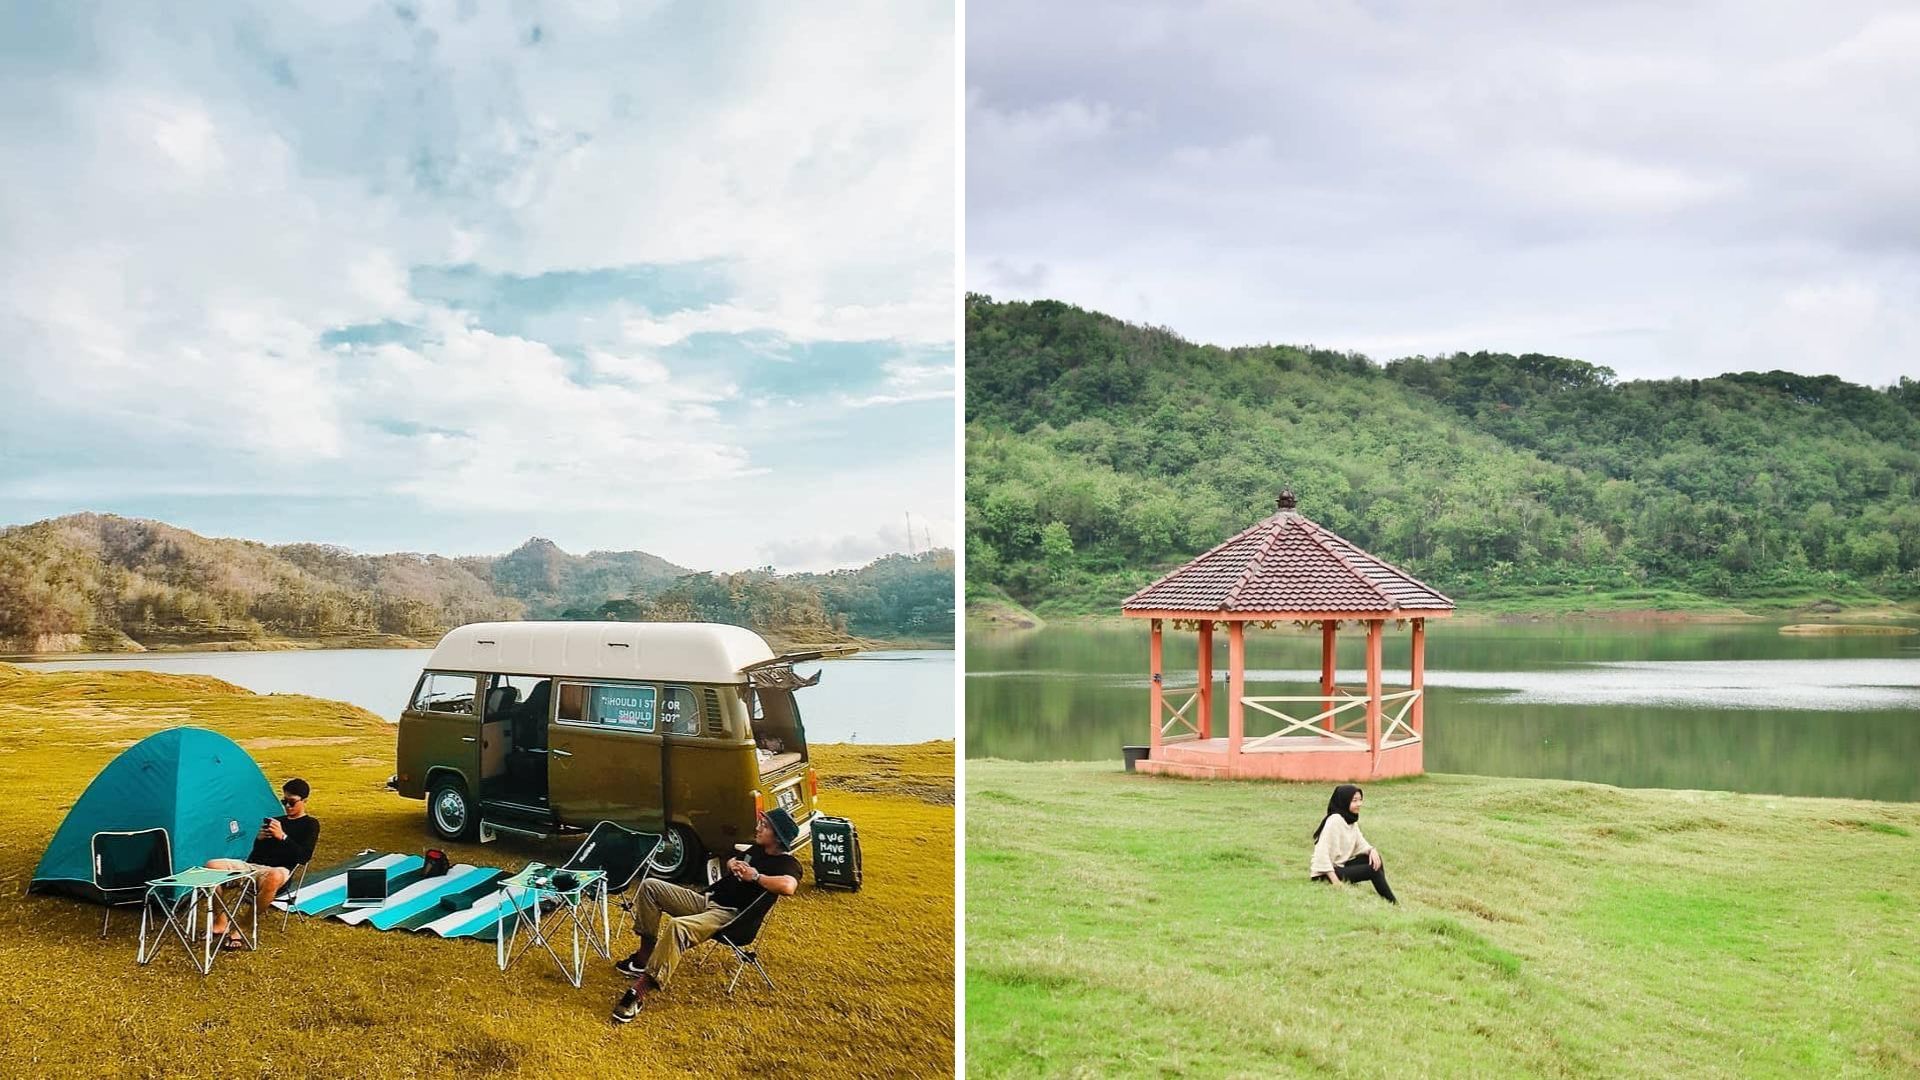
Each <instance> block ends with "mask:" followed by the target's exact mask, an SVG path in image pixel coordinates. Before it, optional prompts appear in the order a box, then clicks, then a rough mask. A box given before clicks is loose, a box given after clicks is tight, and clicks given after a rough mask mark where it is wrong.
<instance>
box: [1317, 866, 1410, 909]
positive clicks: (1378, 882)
mask: <svg viewBox="0 0 1920 1080" xmlns="http://www.w3.org/2000/svg"><path fill="white" fill-rule="evenodd" d="M1333 872H1334V873H1336V874H1339V875H1340V880H1341V881H1344V882H1346V883H1348V884H1349V885H1351V884H1352V883H1354V882H1356V881H1371V882H1373V891H1374V892H1377V893H1379V894H1380V895H1381V897H1383V898H1384V899H1385V900H1386V901H1387V903H1389V904H1397V903H1399V902H1400V901H1398V900H1396V899H1394V897H1393V886H1391V885H1388V884H1387V864H1386V862H1385V861H1382V862H1381V863H1380V869H1378V870H1375V869H1374V868H1373V864H1372V862H1371V861H1370V860H1368V858H1367V857H1366V856H1365V855H1355V856H1354V857H1353V858H1351V859H1348V860H1347V861H1346V862H1344V863H1341V864H1340V865H1339V866H1336V867H1334V868H1333Z"/></svg>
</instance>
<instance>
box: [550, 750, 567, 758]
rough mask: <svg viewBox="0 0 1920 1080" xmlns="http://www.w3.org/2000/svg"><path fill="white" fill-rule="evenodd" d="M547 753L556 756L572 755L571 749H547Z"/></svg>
mask: <svg viewBox="0 0 1920 1080" xmlns="http://www.w3.org/2000/svg"><path fill="white" fill-rule="evenodd" d="M547 753H549V754H553V755H555V756H556V757H572V756H573V753H572V751H569V750H548V751H547Z"/></svg>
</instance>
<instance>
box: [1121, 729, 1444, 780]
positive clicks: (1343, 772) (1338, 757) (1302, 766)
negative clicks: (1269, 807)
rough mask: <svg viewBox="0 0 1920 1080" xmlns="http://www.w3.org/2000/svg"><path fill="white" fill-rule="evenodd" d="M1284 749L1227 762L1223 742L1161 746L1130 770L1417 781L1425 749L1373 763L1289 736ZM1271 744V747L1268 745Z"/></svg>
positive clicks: (1407, 748) (1397, 752) (1410, 748)
mask: <svg viewBox="0 0 1920 1080" xmlns="http://www.w3.org/2000/svg"><path fill="white" fill-rule="evenodd" d="M1279 743H1280V745H1281V746H1283V747H1285V749H1274V750H1266V749H1261V750H1252V751H1245V752H1242V753H1241V754H1240V757H1239V759H1238V760H1237V761H1236V760H1232V759H1231V758H1230V757H1229V755H1228V753H1227V740H1225V739H1218V738H1216V739H1187V740H1183V741H1181V742H1174V743H1165V744H1162V745H1161V746H1159V747H1158V748H1156V749H1155V750H1153V752H1152V753H1150V754H1148V755H1147V757H1146V758H1145V759H1144V760H1141V761H1139V762H1137V763H1135V765H1134V771H1136V772H1143V773H1158V774H1160V775H1162V776H1185V777H1191V778H1193V779H1196V780H1305V781H1313V782H1315V783H1351V782H1354V781H1364V780H1385V779H1389V778H1391V777H1396V776H1419V775H1420V774H1421V773H1423V772H1425V771H1426V767H1425V764H1424V762H1423V761H1422V751H1423V750H1424V747H1425V744H1424V743H1422V742H1420V741H1419V740H1414V741H1412V742H1405V743H1401V744H1400V745H1398V746H1392V747H1386V748H1383V749H1382V750H1381V751H1380V754H1379V757H1378V758H1375V757H1374V756H1373V755H1372V754H1369V753H1368V752H1367V751H1366V750H1365V749H1359V750H1355V749H1353V748H1352V747H1350V746H1348V745H1346V744H1345V743H1342V742H1339V741H1337V740H1335V739H1330V738H1325V737H1321V736H1316V735H1294V736H1288V737H1286V738H1284V739H1281V740H1279ZM1269 745H1271V744H1269Z"/></svg>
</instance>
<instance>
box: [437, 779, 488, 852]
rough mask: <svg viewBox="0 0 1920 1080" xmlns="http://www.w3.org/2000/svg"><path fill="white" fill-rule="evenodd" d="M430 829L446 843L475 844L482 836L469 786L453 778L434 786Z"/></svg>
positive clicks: (440, 781)
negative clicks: (475, 840)
mask: <svg viewBox="0 0 1920 1080" xmlns="http://www.w3.org/2000/svg"><path fill="white" fill-rule="evenodd" d="M427 827H428V828H430V829H432V830H433V834H434V835H435V836H438V837H439V838H440V839H442V840H454V841H458V840H472V839H473V838H474V836H475V835H477V834H478V833H479V831H480V817H479V815H477V814H475V813H474V812H473V800H472V799H471V798H469V797H468V795H467V786H466V785H465V784H462V783H461V782H460V781H459V780H456V779H454V778H453V777H450V776H449V777H442V778H441V779H438V780H435V781H434V782H433V787H432V788H430V789H428V791H427Z"/></svg>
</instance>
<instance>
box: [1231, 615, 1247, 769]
mask: <svg viewBox="0 0 1920 1080" xmlns="http://www.w3.org/2000/svg"><path fill="white" fill-rule="evenodd" d="M1246 695H1247V624H1246V623H1245V622H1243V621H1241V620H1239V619H1235V620H1233V621H1232V622H1230V623H1228V624H1227V771H1228V772H1229V773H1231V772H1232V771H1233V770H1234V769H1235V768H1238V767H1239V765H1240V744H1241V743H1242V742H1243V741H1245V739H1246V735H1247V716H1246V706H1245V705H1242V704H1241V703H1240V699H1241V698H1243V697H1245V696H1246Z"/></svg>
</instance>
